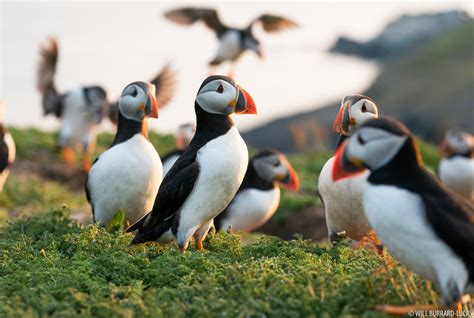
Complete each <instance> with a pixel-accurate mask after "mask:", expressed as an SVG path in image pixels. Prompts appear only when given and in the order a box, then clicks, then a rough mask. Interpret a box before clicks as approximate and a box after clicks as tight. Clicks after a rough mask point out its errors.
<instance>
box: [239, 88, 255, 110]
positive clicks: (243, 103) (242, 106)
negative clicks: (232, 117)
mask: <svg viewBox="0 0 474 318" xmlns="http://www.w3.org/2000/svg"><path fill="white" fill-rule="evenodd" d="M237 89H238V96H237V99H236V103H235V111H234V112H235V113H236V114H256V113H257V106H255V102H254V101H253V98H252V96H250V94H249V93H248V92H247V91H246V90H245V89H243V88H242V87H240V86H238V87H237Z"/></svg>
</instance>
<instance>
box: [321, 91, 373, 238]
mask: <svg viewBox="0 0 474 318" xmlns="http://www.w3.org/2000/svg"><path fill="white" fill-rule="evenodd" d="M377 117H378V107H377V105H376V103H375V101H374V100H373V99H371V98H370V97H368V96H364V95H358V94H354V95H348V96H345V97H344V98H343V99H342V102H341V107H340V109H339V112H338V113H337V115H336V118H335V120H334V123H333V130H334V131H336V132H338V133H339V138H338V142H337V146H338V147H339V145H340V144H341V143H342V142H343V141H344V140H345V139H346V138H347V137H348V136H350V135H351V134H352V132H353V131H354V130H355V129H356V127H357V126H359V125H361V124H363V123H364V122H366V121H367V120H369V119H372V118H377ZM334 159H335V157H331V158H330V159H329V160H328V161H327V162H326V163H325V164H324V166H323V168H322V169H321V172H320V174H319V178H318V193H319V196H320V199H321V201H322V202H323V204H324V211H325V215H326V224H327V228H328V234H329V241H331V242H334V241H337V240H339V239H341V238H343V237H348V238H351V239H353V240H356V241H360V240H361V239H363V238H364V237H366V236H367V235H368V234H369V232H370V231H371V230H372V229H371V227H370V225H369V223H368V221H367V218H366V216H365V214H364V209H363V207H362V190H363V189H364V187H365V185H366V183H367V182H366V180H367V176H368V174H369V172H368V171H365V172H362V173H360V174H359V175H358V176H356V177H353V178H351V179H347V180H341V181H338V182H334V181H333V180H332V178H331V170H332V168H333V165H334Z"/></svg>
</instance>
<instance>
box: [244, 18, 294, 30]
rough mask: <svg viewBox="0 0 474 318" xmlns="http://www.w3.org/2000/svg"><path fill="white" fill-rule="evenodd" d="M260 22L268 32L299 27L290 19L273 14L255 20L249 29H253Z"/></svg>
mask: <svg viewBox="0 0 474 318" xmlns="http://www.w3.org/2000/svg"><path fill="white" fill-rule="evenodd" d="M258 22H260V23H262V27H263V29H264V30H265V31H266V32H278V31H282V30H285V29H292V28H295V27H297V26H298V24H297V23H296V22H294V21H292V20H290V19H288V18H285V17H282V16H277V15H271V14H263V15H261V16H259V17H258V18H257V19H255V20H253V21H252V22H251V23H250V25H249V26H248V29H251V28H252V27H253V26H254V25H255V24H256V23H258Z"/></svg>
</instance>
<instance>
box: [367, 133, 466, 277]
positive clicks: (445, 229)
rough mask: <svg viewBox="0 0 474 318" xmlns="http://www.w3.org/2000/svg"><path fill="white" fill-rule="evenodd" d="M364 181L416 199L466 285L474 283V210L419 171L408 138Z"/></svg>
mask: <svg viewBox="0 0 474 318" xmlns="http://www.w3.org/2000/svg"><path fill="white" fill-rule="evenodd" d="M399 132H401V131H400V130H399ZM368 181H369V182H370V183H371V184H374V185H388V186H394V187H397V188H400V189H404V190H407V191H409V192H411V193H413V194H416V195H418V196H419V197H420V198H421V200H422V201H423V204H424V206H425V213H426V217H427V220H428V222H429V224H430V225H431V226H432V228H433V230H434V232H435V233H436V235H437V236H438V237H439V238H440V239H441V240H442V241H444V242H445V243H446V244H447V245H448V246H450V247H451V249H452V250H453V251H454V252H455V253H456V255H458V256H459V257H460V258H461V259H462V260H463V261H464V263H465V264H466V266H467V268H468V271H469V281H470V282H471V283H472V282H474V208H473V206H472V205H471V204H470V203H469V202H468V201H467V200H465V199H464V198H461V197H460V196H458V195H457V194H455V193H453V192H450V191H449V190H448V189H446V188H445V187H444V186H443V185H442V184H441V183H440V182H439V181H438V180H437V179H436V177H435V176H434V175H433V174H431V173H430V172H429V171H427V170H426V169H425V168H424V167H423V164H422V161H421V156H420V153H419V150H418V147H417V145H416V144H415V141H414V138H413V136H411V134H409V137H408V139H407V140H406V142H405V144H404V145H403V147H402V148H401V149H400V151H399V153H398V154H397V155H396V156H395V157H394V158H393V159H392V160H391V161H390V162H389V163H388V164H387V165H385V166H383V167H381V168H379V169H377V170H375V171H372V172H371V174H370V176H369V178H368ZM381 212H383V211H381Z"/></svg>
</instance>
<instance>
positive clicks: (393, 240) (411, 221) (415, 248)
mask: <svg viewBox="0 0 474 318" xmlns="http://www.w3.org/2000/svg"><path fill="white" fill-rule="evenodd" d="M364 206H365V211H366V213H367V218H368V219H369V222H370V224H371V225H372V227H373V228H374V230H375V232H376V233H377V235H378V237H379V238H380V240H381V241H382V242H383V244H385V246H387V249H388V250H389V252H390V253H391V254H392V255H393V256H394V257H395V258H397V259H398V260H399V261H401V262H402V263H403V264H405V265H406V266H407V267H408V268H410V269H411V270H412V271H414V272H416V273H418V274H420V275H422V276H423V277H425V278H427V279H430V280H432V281H434V282H437V283H438V284H441V285H443V284H444V283H446V282H447V281H449V280H452V281H453V282H455V283H456V284H457V285H458V286H459V287H460V290H463V288H464V286H465V283H466V282H467V279H468V277H467V271H466V268H465V266H464V264H463V263H462V261H461V260H460V259H459V258H458V257H457V256H456V255H455V254H454V252H453V251H452V250H451V248H450V247H449V246H448V245H446V244H445V243H444V242H443V241H442V240H441V239H440V238H439V237H438V236H437V235H436V233H435V232H434V230H433V229H432V227H431V226H430V224H429V222H428V220H427V217H426V212H425V206H424V204H423V201H422V200H421V198H420V197H419V196H418V195H416V194H414V193H411V192H409V191H407V190H404V189H400V188H397V187H393V186H380V185H377V186H376V185H371V184H369V185H368V186H367V188H366V190H365V191H364Z"/></svg>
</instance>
